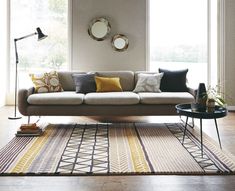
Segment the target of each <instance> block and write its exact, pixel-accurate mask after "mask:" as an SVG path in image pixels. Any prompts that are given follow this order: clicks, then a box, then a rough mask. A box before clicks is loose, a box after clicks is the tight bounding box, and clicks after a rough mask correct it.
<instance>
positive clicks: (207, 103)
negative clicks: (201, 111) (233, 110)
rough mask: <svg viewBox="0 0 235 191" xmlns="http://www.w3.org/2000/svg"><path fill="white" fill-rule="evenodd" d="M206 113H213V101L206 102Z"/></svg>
mask: <svg viewBox="0 0 235 191" xmlns="http://www.w3.org/2000/svg"><path fill="white" fill-rule="evenodd" d="M206 106H207V112H214V111H215V100H214V99H208V100H207V102H206Z"/></svg>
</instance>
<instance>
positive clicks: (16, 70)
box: [8, 27, 47, 119]
mask: <svg viewBox="0 0 235 191" xmlns="http://www.w3.org/2000/svg"><path fill="white" fill-rule="evenodd" d="M36 31H37V32H34V33H32V34H29V35H26V36H23V37H20V38H15V39H14V44H15V56H16V68H15V112H14V116H13V117H8V119H20V118H21V117H20V116H16V101H17V93H18V90H17V80H18V63H19V57H18V52H17V44H16V43H17V41H19V40H23V39H25V38H28V37H31V36H34V35H38V41H40V40H42V39H44V38H46V37H47V35H44V34H43V33H42V31H41V29H40V28H39V27H38V28H36Z"/></svg>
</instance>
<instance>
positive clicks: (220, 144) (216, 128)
mask: <svg viewBox="0 0 235 191" xmlns="http://www.w3.org/2000/svg"><path fill="white" fill-rule="evenodd" d="M215 127H216V131H217V136H218V139H219V146H220V149H222V146H221V142H220V136H219V129H218V125H217V120H216V118H215Z"/></svg>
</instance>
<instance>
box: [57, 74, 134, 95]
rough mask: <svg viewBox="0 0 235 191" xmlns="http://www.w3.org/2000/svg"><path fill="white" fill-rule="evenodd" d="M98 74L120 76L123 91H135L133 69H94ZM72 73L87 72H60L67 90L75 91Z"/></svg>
mask: <svg viewBox="0 0 235 191" xmlns="http://www.w3.org/2000/svg"><path fill="white" fill-rule="evenodd" d="M91 73H95V74H96V75H97V76H103V77H119V78H120V83H121V86H122V89H123V91H133V89H134V86H135V84H134V72H132V71H92V72H91ZM72 74H85V72H75V71H74V72H58V76H59V80H60V83H61V85H62V87H63V89H64V90H65V91H75V84H74V81H73V77H72Z"/></svg>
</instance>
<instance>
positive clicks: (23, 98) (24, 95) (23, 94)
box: [18, 87, 34, 116]
mask: <svg viewBox="0 0 235 191" xmlns="http://www.w3.org/2000/svg"><path fill="white" fill-rule="evenodd" d="M33 93H34V88H33V87H31V88H29V89H20V90H19V91H18V109H19V112H20V113H21V114H22V115H25V116H28V114H27V107H28V105H29V104H28V102H27V99H28V97H29V96H30V95H31V94H33Z"/></svg>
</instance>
